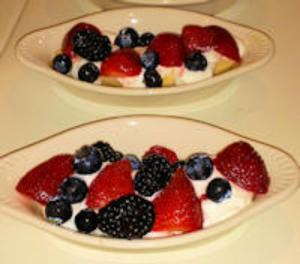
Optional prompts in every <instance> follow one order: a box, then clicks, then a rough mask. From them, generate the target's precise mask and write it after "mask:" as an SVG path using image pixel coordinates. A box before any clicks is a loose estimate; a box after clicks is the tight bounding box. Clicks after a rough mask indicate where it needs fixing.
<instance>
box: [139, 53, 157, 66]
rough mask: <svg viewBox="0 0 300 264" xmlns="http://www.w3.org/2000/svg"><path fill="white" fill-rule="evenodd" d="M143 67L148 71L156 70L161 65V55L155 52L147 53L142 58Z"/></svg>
mask: <svg viewBox="0 0 300 264" xmlns="http://www.w3.org/2000/svg"><path fill="white" fill-rule="evenodd" d="M141 62H142V65H143V67H144V68H145V69H147V70H154V69H155V68H156V67H157V66H158V64H159V55H158V53H157V52H155V51H152V50H150V51H146V52H145V53H144V54H143V55H142V57H141Z"/></svg>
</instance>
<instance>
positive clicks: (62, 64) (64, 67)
mask: <svg viewBox="0 0 300 264" xmlns="http://www.w3.org/2000/svg"><path fill="white" fill-rule="evenodd" d="M52 68H53V69H54V70H55V71H57V72H60V73H62V74H67V73H68V72H69V71H70V70H71V68H72V61H71V59H70V58H69V57H68V56H67V55H65V54H59V55H57V56H55V58H54V59H53V61H52Z"/></svg>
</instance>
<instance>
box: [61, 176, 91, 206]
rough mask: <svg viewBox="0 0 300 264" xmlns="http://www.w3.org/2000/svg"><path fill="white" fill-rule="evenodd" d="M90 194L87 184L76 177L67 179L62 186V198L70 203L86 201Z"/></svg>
mask: <svg viewBox="0 0 300 264" xmlns="http://www.w3.org/2000/svg"><path fill="white" fill-rule="evenodd" d="M87 192H88V187H87V185H86V183H85V182H84V181H83V180H81V179H79V178H76V177H70V178H67V179H66V180H65V181H64V182H63V183H62V185H61V186H60V194H61V196H62V197H63V198H64V199H66V200H67V201H69V202H70V203H79V202H81V201H83V200H84V198H85V196H86V194H87Z"/></svg>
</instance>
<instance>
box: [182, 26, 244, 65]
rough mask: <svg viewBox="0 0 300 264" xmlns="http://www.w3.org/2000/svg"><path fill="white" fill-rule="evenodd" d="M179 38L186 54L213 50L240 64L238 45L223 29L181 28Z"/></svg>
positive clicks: (210, 27)
mask: <svg viewBox="0 0 300 264" xmlns="http://www.w3.org/2000/svg"><path fill="white" fill-rule="evenodd" d="M181 37H182V41H183V43H184V47H185V51H186V53H187V54H189V53H191V52H195V51H200V52H205V51H208V50H211V49H214V50H215V51H217V52H219V53H220V54H222V55H223V56H225V57H227V58H229V59H231V60H233V61H235V62H238V63H239V62H241V57H240V54H239V48H238V45H237V43H236V41H235V39H234V38H233V36H232V35H231V33H230V32H229V31H228V30H226V29H225V28H222V27H219V26H215V25H214V26H207V27H201V26H196V25H188V26H185V27H184V28H183V30H182V34H181Z"/></svg>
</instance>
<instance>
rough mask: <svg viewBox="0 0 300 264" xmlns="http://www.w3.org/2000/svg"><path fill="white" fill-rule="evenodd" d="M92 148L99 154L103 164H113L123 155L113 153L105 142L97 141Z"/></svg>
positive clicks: (116, 152)
mask: <svg viewBox="0 0 300 264" xmlns="http://www.w3.org/2000/svg"><path fill="white" fill-rule="evenodd" d="M93 147H95V148H96V149H97V150H98V151H99V152H100V153H101V155H102V161H103V162H105V161H110V162H115V161H118V160H121V159H122V158H123V154H122V153H121V152H119V151H115V150H114V149H113V148H112V146H111V145H110V144H108V143H106V142H103V141H97V142H96V143H95V144H93Z"/></svg>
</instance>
